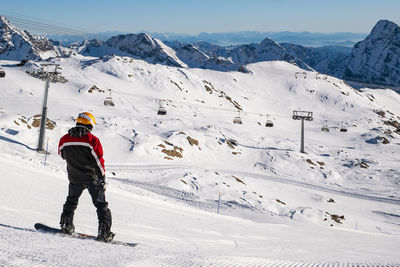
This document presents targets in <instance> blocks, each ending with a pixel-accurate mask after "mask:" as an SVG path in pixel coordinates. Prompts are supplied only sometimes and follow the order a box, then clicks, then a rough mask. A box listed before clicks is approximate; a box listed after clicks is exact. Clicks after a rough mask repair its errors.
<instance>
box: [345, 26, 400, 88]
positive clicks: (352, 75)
mask: <svg viewBox="0 0 400 267" xmlns="http://www.w3.org/2000/svg"><path fill="white" fill-rule="evenodd" d="M343 78H344V79H349V80H352V81H359V82H363V83H372V84H381V85H388V86H400V27H399V26H398V25H397V24H395V23H393V22H391V21H388V20H381V21H379V22H378V23H377V24H376V26H375V27H374V28H373V29H372V31H371V33H370V34H369V35H368V36H367V38H365V39H364V40H363V41H360V42H358V43H357V44H355V45H354V48H353V50H352V52H351V55H350V57H349V59H348V61H347V62H346V69H345V72H344V76H343Z"/></svg>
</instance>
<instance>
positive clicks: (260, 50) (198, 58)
mask: <svg viewBox="0 0 400 267" xmlns="http://www.w3.org/2000/svg"><path fill="white" fill-rule="evenodd" d="M168 44H169V45H171V46H172V48H173V49H174V50H175V51H177V56H178V57H179V58H180V59H181V60H182V61H183V62H185V63H186V64H187V65H188V66H189V67H197V68H199V67H200V68H205V69H214V70H222V71H226V70H238V69H240V68H241V67H242V66H245V65H247V64H251V63H256V62H263V61H273V60H282V61H286V62H289V63H292V64H294V65H296V66H299V67H300V68H303V69H306V70H310V67H309V66H307V64H305V63H304V62H303V61H302V60H300V59H299V58H297V57H294V56H292V55H290V54H289V53H288V51H286V49H285V48H283V47H282V46H280V45H279V44H277V43H276V42H274V41H273V40H271V39H269V38H265V39H264V40H263V41H261V42H260V43H253V44H249V45H240V46H232V47H222V46H218V45H213V44H210V43H207V42H197V43H192V44H184V43H181V42H170V43H168Z"/></svg>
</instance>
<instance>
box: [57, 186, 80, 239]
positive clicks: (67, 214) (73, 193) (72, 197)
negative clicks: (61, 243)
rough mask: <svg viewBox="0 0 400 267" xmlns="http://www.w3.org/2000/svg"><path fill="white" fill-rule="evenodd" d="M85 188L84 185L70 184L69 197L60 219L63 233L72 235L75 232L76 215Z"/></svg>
mask: <svg viewBox="0 0 400 267" xmlns="http://www.w3.org/2000/svg"><path fill="white" fill-rule="evenodd" d="M85 187H86V186H85V185H84V184H73V183H69V187H68V196H67V200H66V201H65V204H64V206H63V212H62V214H61V219H60V225H61V232H63V233H66V234H72V233H73V232H74V231H75V226H74V224H73V220H74V213H75V210H76V208H77V206H78V201H79V197H80V196H81V195H82V192H83V190H84V189H85Z"/></svg>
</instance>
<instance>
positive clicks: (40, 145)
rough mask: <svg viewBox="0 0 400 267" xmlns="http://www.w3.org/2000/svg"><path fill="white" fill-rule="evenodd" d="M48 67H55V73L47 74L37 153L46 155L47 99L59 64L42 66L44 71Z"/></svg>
mask: <svg viewBox="0 0 400 267" xmlns="http://www.w3.org/2000/svg"><path fill="white" fill-rule="evenodd" d="M47 66H54V71H53V72H49V73H46V83H45V86H44V95H43V109H42V118H41V121H40V132H39V143H38V148H37V151H38V152H39V153H44V149H43V140H44V136H45V131H46V121H47V97H48V95H49V87H50V79H52V78H54V77H55V76H56V75H57V74H58V72H57V69H58V66H59V64H42V68H43V71H44V68H45V67H47Z"/></svg>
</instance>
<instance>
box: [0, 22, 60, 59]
mask: <svg viewBox="0 0 400 267" xmlns="http://www.w3.org/2000/svg"><path fill="white" fill-rule="evenodd" d="M57 55H58V54H57V51H56V50H55V49H54V47H53V44H52V43H51V42H50V41H49V40H48V39H47V38H46V37H43V36H35V35H31V34H30V33H29V32H27V31H21V30H19V29H18V28H16V27H14V26H13V25H12V24H11V23H10V22H9V21H8V20H7V19H6V18H5V17H4V16H0V59H9V60H10V59H14V60H22V59H44V58H48V57H54V56H57Z"/></svg>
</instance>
